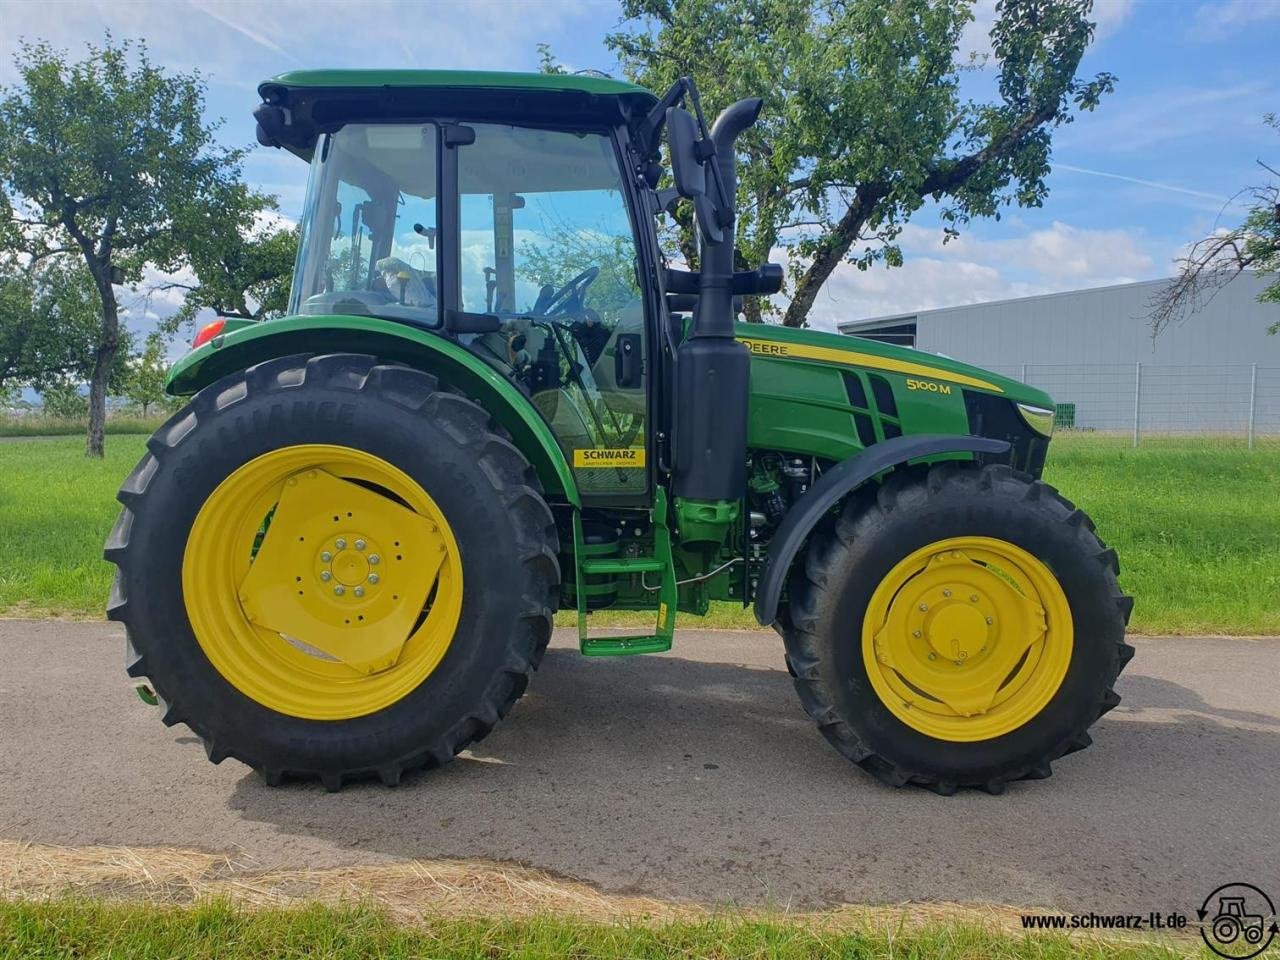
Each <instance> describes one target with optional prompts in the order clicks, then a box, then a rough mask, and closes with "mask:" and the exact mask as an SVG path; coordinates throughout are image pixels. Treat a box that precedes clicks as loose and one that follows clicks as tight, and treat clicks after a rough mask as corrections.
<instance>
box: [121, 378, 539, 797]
mask: <svg viewBox="0 0 1280 960" xmlns="http://www.w3.org/2000/svg"><path fill="white" fill-rule="evenodd" d="M148 450H149V452H148V453H147V455H146V456H144V457H143V458H142V460H141V461H140V462H139V463H138V465H137V467H136V468H135V469H134V470H133V472H132V473H131V474H130V475H129V477H128V479H127V480H126V481H125V482H124V485H123V486H122V488H121V490H120V493H119V500H120V501H121V502H122V503H123V504H124V509H123V510H122V511H121V513H120V517H119V519H118V520H117V522H116V525H115V528H114V529H113V530H112V533H111V536H110V538H109V539H108V541H107V545H106V550H105V555H106V558H107V559H108V560H110V561H111V562H113V563H114V564H116V567H117V570H116V579H115V584H114V586H113V588H112V594H111V600H110V603H109V607H108V615H109V616H110V617H111V618H112V619H113V620H119V621H121V622H123V623H124V624H125V627H126V631H127V635H128V659H127V668H128V672H129V674H130V676H133V677H137V678H143V677H145V678H148V679H149V681H150V684H151V685H152V687H153V688H154V689H155V691H156V693H157V694H158V695H159V697H160V699H161V701H162V704H163V706H164V715H163V716H164V722H165V723H166V724H175V723H185V724H187V725H188V726H189V727H190V728H191V729H192V730H193V731H194V732H195V733H196V734H197V735H198V736H199V737H200V738H201V740H202V741H203V742H204V745H205V749H206V751H207V752H208V755H209V758H210V759H211V760H212V761H214V762H215V763H217V762H220V761H221V760H223V759H224V758H226V757H234V758H236V759H238V760H241V761H242V762H244V763H246V764H248V765H249V766H251V767H254V768H255V769H257V770H260V771H261V772H262V773H263V775H264V776H265V777H266V779H267V781H268V782H269V783H273V784H274V783H279V782H280V781H281V780H283V779H285V778H286V777H289V778H302V779H312V778H316V779H319V780H321V781H322V782H323V784H324V785H325V787H327V788H329V789H338V788H340V787H341V786H342V784H343V783H344V782H345V781H348V780H352V779H362V778H369V777H378V778H380V779H381V780H382V781H383V782H384V783H387V784H395V783H397V782H399V780H400V778H401V776H402V775H403V774H404V773H405V772H406V771H408V770H412V769H414V768H418V767H433V766H439V765H441V764H443V763H446V762H448V761H449V760H450V759H452V757H453V756H454V755H455V754H456V753H457V752H458V751H460V750H462V749H463V748H465V747H466V746H467V745H468V744H470V743H473V742H475V741H477V740H480V739H481V738H483V737H484V736H485V735H487V734H488V733H489V731H490V730H491V729H492V728H493V727H494V725H495V724H496V723H497V722H498V720H499V719H500V718H501V717H503V716H505V715H506V714H507V712H508V711H509V710H510V709H511V706H512V705H513V704H514V703H515V701H516V700H517V699H518V698H519V696H520V695H521V694H522V693H523V692H524V690H525V687H526V685H527V683H528V678H529V675H530V673H531V671H532V670H533V669H535V668H536V666H537V664H538V662H539V660H540V659H541V656H542V653H543V651H544V650H545V648H546V645H547V641H548V639H549V638H550V634H551V618H552V614H553V612H554V609H555V606H556V602H557V596H558V590H559V580H560V570H559V564H558V560H557V554H558V539H557V534H556V527H555V523H554V520H553V518H552V515H551V511H550V509H549V508H548V506H547V504H546V502H545V501H544V500H543V498H542V495H541V491H540V487H539V485H538V481H537V478H536V476H535V474H534V471H533V470H532V468H531V467H530V465H529V463H528V462H527V461H526V460H525V458H524V457H523V456H522V455H521V454H520V452H519V451H518V450H517V449H516V447H515V446H514V445H512V444H511V443H510V442H509V440H507V439H506V438H505V436H504V435H503V434H502V433H501V431H500V428H498V427H497V426H495V425H494V423H493V422H492V421H491V420H490V418H489V416H488V414H487V413H486V412H485V411H484V410H483V409H481V408H480V407H479V406H477V405H476V404H474V403H472V402H471V401H470V400H467V399H466V398H464V397H462V396H459V395H458V394H456V393H453V392H451V391H449V390H448V389H447V388H444V387H443V386H442V385H441V384H439V383H438V382H437V381H436V379H435V378H434V377H432V376H429V375H428V374H426V373H423V372H421V371H418V370H414V369H411V368H408V367H404V366H398V365H384V364H379V363H378V362H377V361H376V360H375V359H374V358H372V357H366V356H356V355H350V354H332V355H325V356H308V355H299V356H293V357H285V358H280V359H275V360H271V361H268V362H265V363H262V364H259V365H257V366H255V367H251V368H250V369H248V370H246V371H243V372H240V373H236V374H232V375H230V376H228V377H226V378H224V379H223V380H220V381H218V382H217V383H215V384H213V385H211V386H209V387H207V388H205V389H204V390H202V391H201V392H200V393H199V394H197V395H196V396H195V397H194V398H193V399H192V401H191V402H190V403H189V404H188V405H187V406H186V407H184V408H183V409H182V410H181V411H179V412H178V413H177V414H175V415H174V416H173V417H172V418H171V419H170V420H169V421H168V422H167V423H166V424H165V425H164V426H163V427H161V428H160V430H158V431H157V432H156V434H155V435H154V436H153V437H152V438H151V439H150V440H149V441H148Z"/></svg>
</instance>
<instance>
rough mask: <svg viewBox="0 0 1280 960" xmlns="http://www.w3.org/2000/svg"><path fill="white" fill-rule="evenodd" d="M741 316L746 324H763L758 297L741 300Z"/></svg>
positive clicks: (762, 314)
mask: <svg viewBox="0 0 1280 960" xmlns="http://www.w3.org/2000/svg"><path fill="white" fill-rule="evenodd" d="M742 316H743V318H744V319H745V320H746V321H747V323H764V313H763V311H761V309H760V298H759V297H743V298H742Z"/></svg>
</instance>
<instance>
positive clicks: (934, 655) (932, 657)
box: [929, 653, 938, 660]
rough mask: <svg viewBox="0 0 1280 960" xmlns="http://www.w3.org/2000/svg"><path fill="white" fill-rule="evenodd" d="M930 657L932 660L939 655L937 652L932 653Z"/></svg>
mask: <svg viewBox="0 0 1280 960" xmlns="http://www.w3.org/2000/svg"><path fill="white" fill-rule="evenodd" d="M929 659H930V660H937V659H938V655H937V654H936V653H931V654H929Z"/></svg>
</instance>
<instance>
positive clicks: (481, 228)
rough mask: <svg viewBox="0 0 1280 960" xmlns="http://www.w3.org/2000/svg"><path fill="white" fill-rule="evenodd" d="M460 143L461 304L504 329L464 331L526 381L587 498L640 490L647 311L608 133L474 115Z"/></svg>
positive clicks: (471, 342)
mask: <svg viewBox="0 0 1280 960" xmlns="http://www.w3.org/2000/svg"><path fill="white" fill-rule="evenodd" d="M468 126H471V127H473V128H474V129H475V133H476V136H475V142H474V143H472V144H469V145H466V146H463V147H461V148H459V152H458V190H459V198H458V204H459V221H460V237H459V242H458V245H457V257H458V261H457V263H458V274H459V279H460V296H461V300H462V302H461V304H460V307H461V309H463V310H464V311H467V312H472V313H490V314H496V315H497V316H498V317H499V318H500V321H501V328H500V329H499V330H498V331H497V332H494V333H486V334H482V335H476V336H472V337H466V338H464V340H465V342H466V343H467V345H468V346H469V348H470V349H472V350H473V351H474V352H475V353H476V354H477V355H479V356H481V357H483V358H484V359H485V360H486V361H487V362H489V363H490V364H492V365H494V366H495V367H497V368H499V369H501V370H502V371H503V372H504V373H505V374H506V375H508V376H509V377H511V378H512V379H514V380H515V381H517V382H518V383H520V384H521V385H522V386H523V387H524V388H525V390H526V391H527V392H528V393H529V394H530V396H531V398H532V401H533V404H534V406H535V407H537V409H538V410H539V411H540V412H541V413H542V415H543V416H544V417H545V418H546V420H547V421H548V423H549V424H550V425H551V427H552V430H553V432H554V433H555V434H556V437H557V439H558V441H559V443H560V445H561V447H562V449H563V450H564V453H565V456H566V458H567V459H568V460H569V462H570V463H571V464H573V466H574V470H575V474H576V476H577V479H578V483H579V486H580V488H581V490H582V491H583V493H584V495H587V496H591V495H593V494H596V495H602V496H603V495H610V496H621V497H628V496H632V495H644V493H645V491H646V479H647V476H648V473H647V470H646V463H645V447H646V434H645V414H646V404H645V398H646V393H645V361H646V357H647V353H648V350H647V344H646V343H645V323H644V306H643V299H642V296H641V291H640V287H639V284H638V282H637V255H636V245H635V236H634V232H633V230H632V225H631V220H630V216H629V214H628V211H627V202H626V194H625V193H624V191H623V185H622V179H621V171H620V169H619V166H618V161H617V156H616V153H615V150H614V146H613V142H612V140H611V139H610V138H609V137H608V136H607V135H605V134H602V133H585V132H567V131H552V130H541V129H535V128H530V127H518V126H507V125H499V124H468Z"/></svg>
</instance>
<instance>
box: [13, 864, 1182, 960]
mask: <svg viewBox="0 0 1280 960" xmlns="http://www.w3.org/2000/svg"><path fill="white" fill-rule="evenodd" d="M1018 916H1019V913H1018V911H1017V910H1015V909H1014V908H1011V907H1003V906H982V905H961V904H949V903H909V904H898V905H893V906H883V907H866V906H844V907H840V908H837V909H834V910H825V911H821V912H795V911H786V910H782V909H779V908H768V909H757V910H738V909H732V908H727V907H718V908H708V907H705V906H700V905H697V904H689V903H671V902H667V901H662V900H657V899H653V898H648V897H636V896H615V895H609V894H604V893H601V892H599V891H598V890H595V889H593V888H591V887H589V886H587V885H584V884H581V883H575V882H572V881H567V880H564V879H561V878H558V877H555V876H552V875H551V874H548V873H545V872H543V871H539V870H532V869H528V868H525V867H520V866H513V865H506V864H497V863H491V862H483V861H476V860H446V861H409V862H394V863H388V864H385V865H378V866H366V867H351V868H333V869H317V870H278V869H264V868H262V867H261V865H259V864H257V863H255V862H254V861H253V860H252V858H250V857H248V856H244V855H237V856H224V855H217V854H209V853H202V852H198V851H193V850H181V849H168V848H125V847H62V846H52V845H46V844H35V843H16V842H12V841H0V958H9V957H14V958H17V957H22V958H24V960H29V958H30V957H32V956H50V957H53V956H58V957H63V956H82V957H86V958H97V957H103V958H106V957H111V958H118V957H128V956H138V955H143V954H145V955H148V956H174V957H178V956H182V957H191V958H200V960H204V958H209V960H214V958H217V960H242V958H248V957H252V958H254V960H260V958H265V957H273V958H275V957H285V956H287V957H299V958H301V957H307V958H310V960H315V958H319V957H325V958H328V957H333V958H335V960H337V958H342V960H347V958H350V960H355V958H363V957H368V956H405V957H410V956H412V957H419V956H420V957H432V958H437V960H439V958H449V957H459V958H461V957H468V958H473V957H476V956H481V955H483V956H493V957H503V958H510V960H515V958H524V957H528V958H531V960H532V958H537V960H551V958H560V957H564V956H568V955H573V956H577V957H592V958H606V957H615V956H616V957H624V956H625V957H634V956H645V957H654V958H667V957H670V958H673V960H675V958H680V960H688V958H690V957H704V956H705V957H715V958H725V960H729V958H738V957H742V956H759V957H766V956H768V957H778V958H780V960H782V958H792V957H795V958H801V957H803V958H810V957H831V958H837V957H840V958H853V957H859V958H861V957H865V958H868V960H870V958H881V957H884V958H889V957H931V958H954V960H997V958H999V960H1023V958H1035V960H1059V958H1062V960H1067V958H1084V957H1087V958H1090V960H1103V958H1108V960H1114V958H1116V957H1126V958H1132V960H1156V958H1160V960H1173V958H1178V957H1183V956H1187V955H1189V951H1190V949H1191V947H1192V944H1191V941H1189V940H1187V939H1185V938H1179V939H1176V940H1175V939H1168V938H1160V939H1152V938H1150V937H1141V936H1128V937H1124V936H1115V935H1107V936H1101V935H1092V934H1090V933H1088V932H1084V931H1074V932H1066V933H1064V932H1058V931H1054V932H1047V931H1037V932H1029V931H1026V930H1023V929H1022V927H1021V924H1020V922H1019V920H1018ZM6 925H7V929H8V931H9V932H8V933H7V934H6V932H5V928H6Z"/></svg>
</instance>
